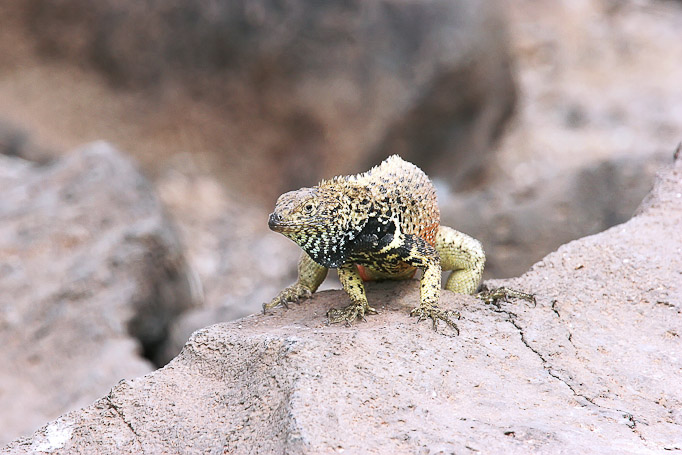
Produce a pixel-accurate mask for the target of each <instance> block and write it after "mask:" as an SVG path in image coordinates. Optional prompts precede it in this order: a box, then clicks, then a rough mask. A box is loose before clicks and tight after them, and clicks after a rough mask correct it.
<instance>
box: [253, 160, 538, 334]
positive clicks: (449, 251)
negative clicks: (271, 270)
mask: <svg viewBox="0 0 682 455" xmlns="http://www.w3.org/2000/svg"><path fill="white" fill-rule="evenodd" d="M268 225H269V227H270V229H272V230H273V231H276V232H279V233H281V234H283V235H285V236H286V237H288V238H290V239H291V240H293V241H294V242H296V243H297V244H298V245H299V246H300V247H301V248H302V249H303V252H302V254H301V257H300V259H299V261H298V279H297V281H296V283H295V284H293V285H291V286H289V287H287V288H286V289H284V290H283V291H281V292H280V293H279V295H278V296H277V297H275V298H274V299H273V300H272V301H271V302H270V303H267V304H264V305H263V310H264V311H265V310H268V309H271V308H274V307H276V306H278V305H280V304H282V305H285V306H286V305H287V303H288V302H294V301H298V300H299V299H302V298H308V297H310V296H311V295H312V294H313V293H314V292H315V291H316V290H317V288H318V287H319V286H320V284H321V283H322V282H323V281H324V279H325V278H326V276H327V271H328V270H329V269H330V268H336V269H337V270H338V274H339V279H340V281H341V284H342V285H343V289H344V290H345V291H346V293H347V294H348V295H349V296H350V300H351V304H350V305H348V306H346V307H344V308H340V309H331V310H329V312H328V313H327V317H328V319H329V322H331V323H337V322H347V323H351V322H352V321H354V320H355V319H356V318H364V317H365V315H366V314H372V313H376V312H377V311H376V310H375V309H374V308H372V307H371V306H369V303H368V302H367V296H366V295H365V287H364V284H363V281H370V280H386V279H390V280H401V279H409V278H412V276H413V275H414V274H415V272H416V270H417V269H421V271H422V276H421V279H420V282H421V284H420V303H419V306H417V307H416V308H415V309H414V310H412V312H411V315H413V316H417V317H418V318H419V320H422V319H427V318H430V319H431V320H432V321H433V328H434V329H436V328H437V322H438V320H442V321H444V322H446V323H447V324H448V325H449V326H450V327H452V328H453V329H454V330H455V331H457V332H459V331H458V329H457V326H456V324H455V323H454V322H453V320H452V317H453V316H458V315H457V313H455V312H454V311H444V310H441V309H440V308H438V301H439V298H440V292H441V270H452V273H451V274H450V276H449V278H448V280H447V282H446V284H445V289H448V290H450V291H454V292H459V293H462V294H474V293H475V292H476V290H477V289H478V287H479V284H480V282H481V276H482V274H483V266H484V264H485V253H484V252H483V247H482V246H481V243H480V242H479V241H478V240H476V239H474V238H473V237H470V236H468V235H466V234H463V233H461V232H458V231H456V230H454V229H452V228H449V227H447V226H442V225H441V224H440V210H439V209H438V202H437V199H436V191H435V189H434V187H433V184H432V183H431V181H430V180H429V178H428V176H427V175H426V174H425V173H424V172H423V171H422V170H421V169H419V168H418V167H417V166H415V165H414V164H412V163H409V162H407V161H404V160H403V159H402V158H400V157H399V156H398V155H393V156H390V157H389V158H387V159H386V160H384V161H383V162H382V163H381V164H379V165H378V166H375V167H373V168H372V169H370V170H369V171H367V172H364V173H362V174H357V175H349V176H340V177H334V178H333V179H331V180H323V181H322V182H320V184H319V185H317V186H315V187H312V188H301V189H299V190H296V191H290V192H288V193H285V194H283V195H281V196H280V197H279V199H278V200H277V204H276V206H275V211H274V212H273V213H272V214H271V215H270V218H269V220H268ZM477 296H478V297H480V298H482V299H483V300H485V301H486V302H489V303H490V302H496V301H497V300H498V299H501V298H506V297H519V298H523V299H526V300H529V301H533V302H534V297H533V296H532V295H531V294H526V293H523V292H520V291H514V290H511V289H507V288H499V289H496V290H493V291H485V292H482V293H479V294H477Z"/></svg>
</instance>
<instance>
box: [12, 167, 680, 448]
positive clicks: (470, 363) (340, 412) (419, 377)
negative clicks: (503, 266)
mask: <svg viewBox="0 0 682 455" xmlns="http://www.w3.org/2000/svg"><path fill="white" fill-rule="evenodd" d="M681 224H682V160H679V161H678V162H677V163H676V164H675V166H674V167H672V168H669V169H667V170H666V171H665V172H664V173H663V174H662V176H661V177H660V178H659V180H658V183H657V184H656V186H655V188H654V190H653V191H652V193H651V194H650V196H649V197H648V198H647V200H646V202H645V203H644V204H643V205H642V207H641V208H640V210H639V211H638V214H637V215H636V216H635V217H634V218H633V219H632V220H630V221H628V222H627V223H625V224H622V225H619V226H615V227H613V228H611V229H609V230H607V231H605V232H603V233H600V234H597V235H594V236H590V237H586V238H583V239H580V240H577V241H574V242H571V243H569V244H567V245H564V246H562V247H561V248H559V250H557V251H556V252H554V253H552V254H550V255H548V256H547V257H546V258H545V259H543V260H542V261H541V262H539V263H538V264H536V265H535V266H534V267H533V268H532V269H531V270H530V271H529V272H528V273H526V274H525V275H523V276H522V277H520V278H517V279H513V280H507V281H497V282H495V283H491V284H503V283H504V284H508V285H512V286H514V287H517V288H521V289H526V290H530V291H532V292H535V293H536V294H537V297H538V304H537V306H536V307H533V306H529V305H526V304H524V303H519V302H513V303H505V304H503V305H502V306H501V307H494V306H486V305H485V304H483V303H482V302H481V301H479V300H476V299H474V298H473V297H469V296H462V295H457V294H453V293H450V292H444V294H443V297H442V305H443V306H444V307H446V308H453V309H457V310H459V311H461V313H462V319H461V320H460V321H459V326H460V329H461V335H460V336H458V337H449V336H446V335H447V334H442V333H436V332H434V331H433V330H431V328H430V325H429V324H426V323H421V324H416V323H415V321H414V320H413V319H410V318H409V317H408V316H407V313H408V311H409V309H410V308H411V307H413V306H414V305H415V304H416V302H417V300H418V286H417V283H416V282H414V281H410V282H402V283H379V284H376V283H375V284H371V285H370V286H369V293H368V298H369V299H370V301H371V302H372V303H373V304H374V305H375V306H376V307H377V308H378V309H379V310H380V314H379V315H375V316H372V317H369V318H368V319H367V322H366V323H358V324H355V325H353V326H352V327H345V326H340V325H334V326H326V324H325V317H324V313H325V312H326V310H327V309H328V308H329V307H330V306H338V305H342V304H345V303H347V300H346V298H345V297H344V295H343V294H342V292H340V291H326V292H322V293H320V294H317V295H316V296H315V297H313V298H312V299H311V300H310V301H308V302H306V303H303V304H301V305H294V306H292V307H291V308H290V309H288V310H284V309H282V310H280V311H277V312H275V313H274V314H272V315H267V316H264V315H255V316H250V317H247V318H245V319H242V320H240V321H236V322H231V323H226V324H220V325H216V326H212V327H208V328H206V329H202V330H200V331H198V332H197V333H195V334H194V335H193V336H192V338H191V339H190V341H189V342H188V343H187V345H186V346H185V348H184V350H183V351H182V353H181V354H180V355H179V356H178V357H177V358H176V359H175V360H174V361H173V362H171V363H170V364H169V365H167V366H166V367H164V368H163V369H161V370H158V371H156V372H154V373H152V374H150V375H147V376H145V377H143V378H138V379H134V380H128V381H123V382H121V383H120V384H119V385H117V386H116V387H114V389H113V390H112V391H111V393H110V394H109V395H108V396H106V397H104V398H102V399H100V400H98V401H97V402H96V403H95V404H94V405H92V406H90V407H88V408H86V409H84V410H82V411H75V412H72V413H69V414H66V415H64V416H62V417H61V418H60V419H58V420H56V421H53V422H51V423H49V424H48V425H47V426H46V427H44V428H43V429H41V430H40V431H38V432H37V433H35V434H34V435H33V436H32V437H31V438H25V439H20V440H17V441H15V442H13V443H11V444H10V445H9V446H8V447H6V448H5V449H4V450H3V453H31V452H33V451H35V450H36V448H38V447H40V448H49V450H50V451H51V452H52V453H74V452H79V451H80V452H85V451H95V450H96V451H97V452H98V453H139V452H145V453H160V452H182V453H293V454H296V453H339V452H342V451H343V452H344V453H386V454H389V453H441V452H443V453H451V452H454V453H459V452H466V451H480V452H483V453H512V454H513V453H519V454H525V453H529V452H532V453H541V454H545V453H546V454H554V453H613V454H615V453H640V454H648V453H652V454H653V453H663V452H664V451H667V450H681V449H682V415H681V414H680V412H679V409H680V406H681V405H682V392H681V391H680V387H679V375H680V371H681V370H682V358H680V356H679V353H680V352H682V338H680V331H681V329H680V327H682V299H681V297H680V296H681V295H682V280H680V270H682V237H681V236H680V235H679V226H680V225H681Z"/></svg>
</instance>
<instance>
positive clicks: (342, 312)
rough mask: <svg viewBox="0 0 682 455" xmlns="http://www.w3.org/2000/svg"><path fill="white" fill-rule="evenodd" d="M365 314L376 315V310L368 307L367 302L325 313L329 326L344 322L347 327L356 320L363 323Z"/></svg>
mask: <svg viewBox="0 0 682 455" xmlns="http://www.w3.org/2000/svg"><path fill="white" fill-rule="evenodd" d="M366 314H377V310H375V309H374V308H372V307H371V306H369V304H368V303H367V302H364V303H351V304H350V305H348V306H346V307H343V308H332V309H331V310H329V311H327V319H328V320H329V323H330V324H337V323H339V322H345V323H346V324H347V325H350V324H351V322H353V321H355V320H356V319H357V318H360V319H362V320H363V321H364V320H365V315H366Z"/></svg>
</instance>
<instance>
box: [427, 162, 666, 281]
mask: <svg viewBox="0 0 682 455" xmlns="http://www.w3.org/2000/svg"><path fill="white" fill-rule="evenodd" d="M670 157H671V153H670V152H669V151H666V152H665V153H657V154H651V155H647V156H641V155H640V156H629V155H625V156H617V157H613V158H611V159H607V160H603V161H599V162H596V163H591V162H589V163H584V164H582V165H580V166H575V167H566V168H564V169H563V170H561V171H560V172H559V173H558V174H557V175H555V176H552V177H550V176H546V177H545V178H542V179H539V180H535V181H534V182H533V183H530V184H529V185H525V186H522V187H519V186H515V185H513V184H511V183H509V182H505V181H502V182H497V183H496V184H493V185H490V186H488V187H486V188H485V189H483V190H478V191H471V192H468V193H459V194H448V193H445V194H443V193H441V194H439V197H440V207H441V219H442V223H443V224H445V225H448V226H453V227H455V228H456V229H458V230H461V231H462V232H466V233H468V234H471V235H473V236H475V237H476V238H477V239H479V240H480V241H481V242H482V243H483V245H484V246H485V252H486V256H487V261H486V266H485V267H486V270H485V276H487V277H498V278H503V277H510V276H518V275H520V274H521V273H523V272H525V271H526V270H528V268H529V267H530V266H531V265H532V264H534V263H535V262H537V261H538V260H540V259H541V258H542V257H543V256H544V255H545V254H546V253H547V252H548V251H553V250H555V249H556V248H558V247H559V246H561V245H563V244H564V243H566V242H570V241H571V240H574V239H576V238H580V237H582V236H585V235H590V234H596V233H597V232H601V231H603V230H605V229H607V228H609V227H611V226H614V225H616V224H619V223H623V222H625V221H627V220H628V219H629V218H630V217H631V216H632V214H633V213H634V211H635V209H636V208H637V206H638V205H639V204H640V202H641V201H642V198H643V197H644V196H646V194H647V193H648V192H649V191H650V190H651V187H652V186H653V182H654V177H655V175H656V170H657V169H659V168H660V167H661V166H663V165H664V164H665V163H667V162H669V161H670Z"/></svg>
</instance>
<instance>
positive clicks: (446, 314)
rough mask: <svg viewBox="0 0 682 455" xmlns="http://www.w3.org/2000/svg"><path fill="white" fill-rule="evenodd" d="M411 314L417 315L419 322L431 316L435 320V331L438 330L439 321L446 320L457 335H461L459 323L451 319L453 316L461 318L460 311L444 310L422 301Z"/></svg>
mask: <svg viewBox="0 0 682 455" xmlns="http://www.w3.org/2000/svg"><path fill="white" fill-rule="evenodd" d="M410 316H416V317H417V322H420V321H423V320H425V319H427V318H430V319H431V320H432V321H433V330H435V331H438V321H439V320H441V321H444V322H445V323H446V324H447V325H448V326H450V327H451V328H452V329H453V330H454V331H455V334H456V335H459V328H457V324H455V323H454V321H453V320H452V319H451V318H452V317H456V318H457V319H459V318H460V315H459V313H458V312H456V311H452V310H445V311H443V310H439V309H438V308H437V307H435V306H433V305H430V304H424V303H422V304H421V305H419V306H418V307H417V308H415V309H414V310H412V311H411V312H410Z"/></svg>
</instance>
